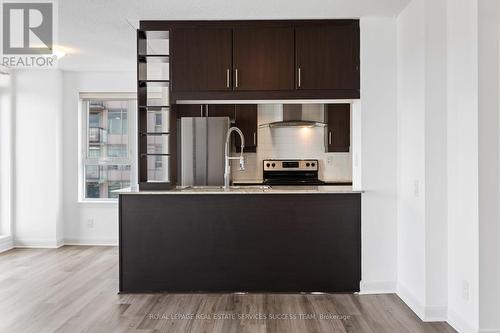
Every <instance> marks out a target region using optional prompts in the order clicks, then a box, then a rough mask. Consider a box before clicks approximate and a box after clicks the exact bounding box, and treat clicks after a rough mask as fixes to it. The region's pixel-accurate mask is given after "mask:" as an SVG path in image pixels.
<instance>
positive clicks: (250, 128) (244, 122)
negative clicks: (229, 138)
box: [235, 104, 257, 152]
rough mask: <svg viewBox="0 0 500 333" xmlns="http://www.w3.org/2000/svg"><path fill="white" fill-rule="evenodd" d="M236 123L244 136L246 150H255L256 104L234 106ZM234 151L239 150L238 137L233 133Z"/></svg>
mask: <svg viewBox="0 0 500 333" xmlns="http://www.w3.org/2000/svg"><path fill="white" fill-rule="evenodd" d="M235 114H236V123H235V126H236V127H238V128H239V129H240V130H241V131H242V132H243V136H244V138H245V148H244V149H243V150H244V151H246V152H255V151H256V149H257V105H256V104H242V105H236V107H235ZM235 144H236V151H238V152H239V151H240V145H241V141H240V137H239V135H237V134H235Z"/></svg>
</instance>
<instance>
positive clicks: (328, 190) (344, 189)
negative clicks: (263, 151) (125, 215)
mask: <svg viewBox="0 0 500 333" xmlns="http://www.w3.org/2000/svg"><path fill="white" fill-rule="evenodd" d="M116 193H118V194H124V195H127V194H139V195H161V194H183V195H186V194H187V195H196V194H360V193H364V191H363V190H359V189H353V188H352V187H351V186H315V187H314V188H313V189H311V188H308V189H300V188H295V187H294V188H293V189H292V188H290V189H286V188H283V187H280V188H272V189H265V190H256V189H245V188H239V189H229V190H227V191H225V190H224V189H171V190H163V191H139V190H133V189H130V188H127V189H122V190H118V191H116Z"/></svg>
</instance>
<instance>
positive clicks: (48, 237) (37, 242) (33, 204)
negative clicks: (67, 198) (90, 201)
mask: <svg viewBox="0 0 500 333" xmlns="http://www.w3.org/2000/svg"><path fill="white" fill-rule="evenodd" d="M14 75H15V79H14V85H13V89H14V90H15V101H14V117H15V120H14V122H15V130H14V132H15V134H14V136H15V162H14V163H15V169H14V170H15V171H14V221H15V223H14V231H13V234H14V236H15V239H14V241H15V245H16V246H49V247H55V246H59V245H61V244H62V237H63V236H62V183H63V179H62V140H63V137H62V107H61V101H62V95H61V92H62V86H61V83H62V75H61V72H60V71H57V70H19V71H16V73H15V74H14Z"/></svg>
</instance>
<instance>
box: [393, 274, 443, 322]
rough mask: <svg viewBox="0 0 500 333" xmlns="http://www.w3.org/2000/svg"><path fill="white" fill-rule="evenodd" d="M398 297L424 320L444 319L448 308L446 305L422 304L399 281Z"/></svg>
mask: <svg viewBox="0 0 500 333" xmlns="http://www.w3.org/2000/svg"><path fill="white" fill-rule="evenodd" d="M397 294H398V296H399V298H401V300H402V301H403V302H405V304H406V305H407V306H408V307H409V308H410V309H411V310H412V311H413V312H415V314H416V315H417V316H418V317H419V318H420V319H421V320H422V321H425V322H432V321H446V319H447V311H448V308H447V306H446V305H442V306H439V305H428V306H426V305H424V304H423V303H422V302H421V301H420V300H419V299H418V298H417V297H415V295H414V294H413V293H412V292H410V290H409V289H408V288H406V287H405V286H404V285H402V284H401V283H398V287H397Z"/></svg>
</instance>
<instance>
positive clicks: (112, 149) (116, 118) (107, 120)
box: [80, 94, 137, 201]
mask: <svg viewBox="0 0 500 333" xmlns="http://www.w3.org/2000/svg"><path fill="white" fill-rule="evenodd" d="M81 105H82V108H81V109H82V115H83V121H82V124H83V126H82V127H83V128H82V138H83V144H82V145H81V146H82V149H83V154H82V156H83V163H82V167H83V172H82V173H81V174H82V175H83V177H82V178H83V179H82V186H81V191H80V192H81V195H80V197H81V198H82V199H83V200H84V201H108V200H109V201H112V200H113V201H114V200H116V198H117V197H118V194H117V193H116V190H119V189H122V188H126V187H130V186H131V184H135V183H137V181H136V178H135V177H134V176H135V175H136V172H135V170H136V162H135V161H136V153H135V152H136V142H137V141H136V138H135V136H134V135H129V133H135V132H136V130H135V126H136V125H135V110H136V101H135V99H134V96H133V95H116V94H113V95H106V94H102V95H88V94H84V95H83V96H81Z"/></svg>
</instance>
